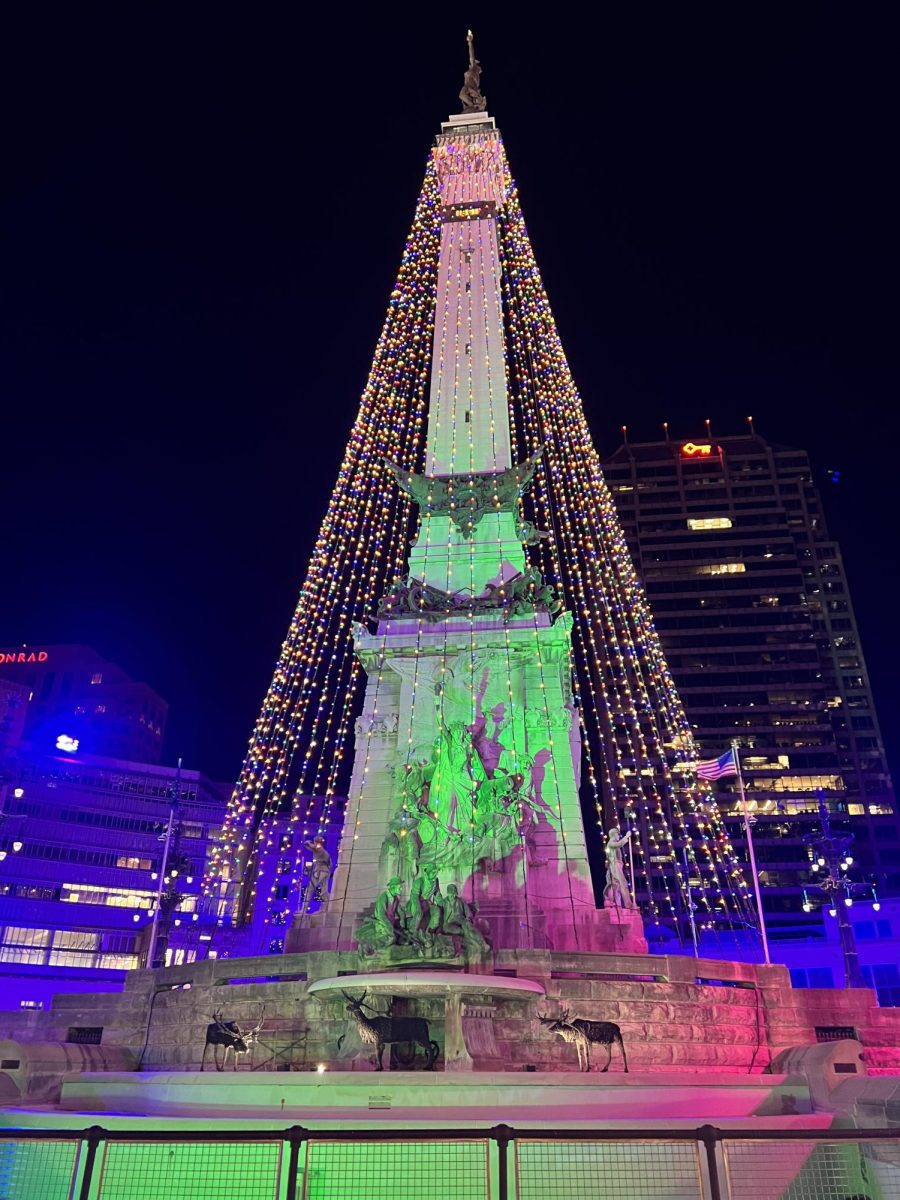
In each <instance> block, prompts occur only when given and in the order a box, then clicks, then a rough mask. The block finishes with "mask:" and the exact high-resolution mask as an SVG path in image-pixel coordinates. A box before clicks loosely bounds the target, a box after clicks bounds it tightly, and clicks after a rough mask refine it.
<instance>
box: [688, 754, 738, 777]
mask: <svg viewBox="0 0 900 1200" xmlns="http://www.w3.org/2000/svg"><path fill="white" fill-rule="evenodd" d="M695 769H696V771H697V778H698V779H710V780H712V779H724V778H725V776H726V775H737V771H738V769H737V762H736V761H735V757H734V749H731V750H727V751H726V752H725V753H724V754H722V755H720V756H719V757H718V758H707V759H704V761H703V762H698V763H697V766H696V768H695Z"/></svg>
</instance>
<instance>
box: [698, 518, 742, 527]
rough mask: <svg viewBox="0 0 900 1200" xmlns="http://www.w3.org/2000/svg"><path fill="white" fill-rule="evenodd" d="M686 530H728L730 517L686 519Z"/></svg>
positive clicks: (730, 521)
mask: <svg viewBox="0 0 900 1200" xmlns="http://www.w3.org/2000/svg"><path fill="white" fill-rule="evenodd" d="M687 524H688V529H730V528H731V527H732V525H733V524H734V522H733V521H732V519H731V517H688V519H687Z"/></svg>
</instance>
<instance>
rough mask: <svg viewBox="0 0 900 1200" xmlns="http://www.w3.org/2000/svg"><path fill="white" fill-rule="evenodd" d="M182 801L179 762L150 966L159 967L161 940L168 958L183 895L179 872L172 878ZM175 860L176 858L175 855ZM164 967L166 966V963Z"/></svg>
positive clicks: (160, 875)
mask: <svg viewBox="0 0 900 1200" xmlns="http://www.w3.org/2000/svg"><path fill="white" fill-rule="evenodd" d="M180 801H181V759H180V758H179V760H178V769H177V770H176V772H175V795H174V797H173V798H172V806H171V808H170V809H169V820H168V822H167V823H166V832H165V834H164V835H163V838H162V841H163V853H162V861H161V863H160V865H159V885H158V887H157V889H156V906H155V908H154V909H153V921H152V923H151V926H150V945H149V947H148V949H147V966H148V967H151V968H152V967H155V966H156V956H157V947H158V945H159V943H160V941H162V942H163V951H162V957H163V959H165V942H166V941H167V940H168V925H169V918H170V916H171V914H172V912H173V910H174V909H175V908H176V907H177V906H178V904H179V902H180V900H181V895H180V893H179V892H178V891H177V889H176V888H175V886H174V880H175V878H176V877H177V875H178V872H177V870H175V871H174V872H173V874H172V877H171V879H170V877H169V872H170V869H171V868H170V865H169V859H170V855H171V852H172V841H173V836H174V838H175V840H176V842H177V839H178V834H179V833H180V821H181V817H180V815H178V806H179V803H180ZM172 857H175V856H174V855H172ZM163 918H165V924H164V927H163V929H162V936H160V922H161V920H162V919H163ZM160 965H161V966H165V962H164V961H163V962H162V963H161V964H160Z"/></svg>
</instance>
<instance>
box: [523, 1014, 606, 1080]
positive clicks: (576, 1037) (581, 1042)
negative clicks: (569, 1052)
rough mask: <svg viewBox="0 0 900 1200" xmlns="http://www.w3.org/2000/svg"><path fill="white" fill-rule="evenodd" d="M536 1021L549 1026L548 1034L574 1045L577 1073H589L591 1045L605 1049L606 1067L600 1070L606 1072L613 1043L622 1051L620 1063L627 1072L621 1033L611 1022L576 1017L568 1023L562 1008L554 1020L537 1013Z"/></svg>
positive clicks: (567, 1016) (566, 1015)
mask: <svg viewBox="0 0 900 1200" xmlns="http://www.w3.org/2000/svg"><path fill="white" fill-rule="evenodd" d="M538 1020H539V1021H540V1022H541V1024H542V1025H549V1026H550V1032H551V1033H558V1034H559V1036H560V1037H561V1038H562V1039H563V1041H564V1042H574V1043H575V1049H576V1050H577V1051H578V1069H579V1071H590V1069H591V1046H592V1045H598V1046H605V1047H606V1066H605V1067H603V1068H601V1070H603V1071H608V1070H609V1064H610V1063H611V1062H612V1048H613V1043H618V1045H619V1047H620V1049H621V1051H622V1061H623V1062H624V1064H625V1070H626V1071H627V1070H628V1059H627V1058H626V1056H625V1043H624V1042H623V1041H622V1031H621V1029H620V1028H619V1027H618V1025H615V1024H614V1023H613V1022H612V1021H585V1020H583V1019H582V1018H581V1017H576V1018H575V1020H574V1021H570V1020H569V1010H568V1009H567V1008H564V1009H563V1010H562V1012H561V1014H560V1015H559V1016H558V1017H557V1018H556V1019H554V1018H553V1017H544V1016H541V1014H540V1013H538Z"/></svg>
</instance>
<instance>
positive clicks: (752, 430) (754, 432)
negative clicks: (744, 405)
mask: <svg viewBox="0 0 900 1200" xmlns="http://www.w3.org/2000/svg"><path fill="white" fill-rule="evenodd" d="M747 424H748V425H749V426H750V436H751V437H756V430H755V429H754V428H753V418H752V417H748V418H747Z"/></svg>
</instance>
